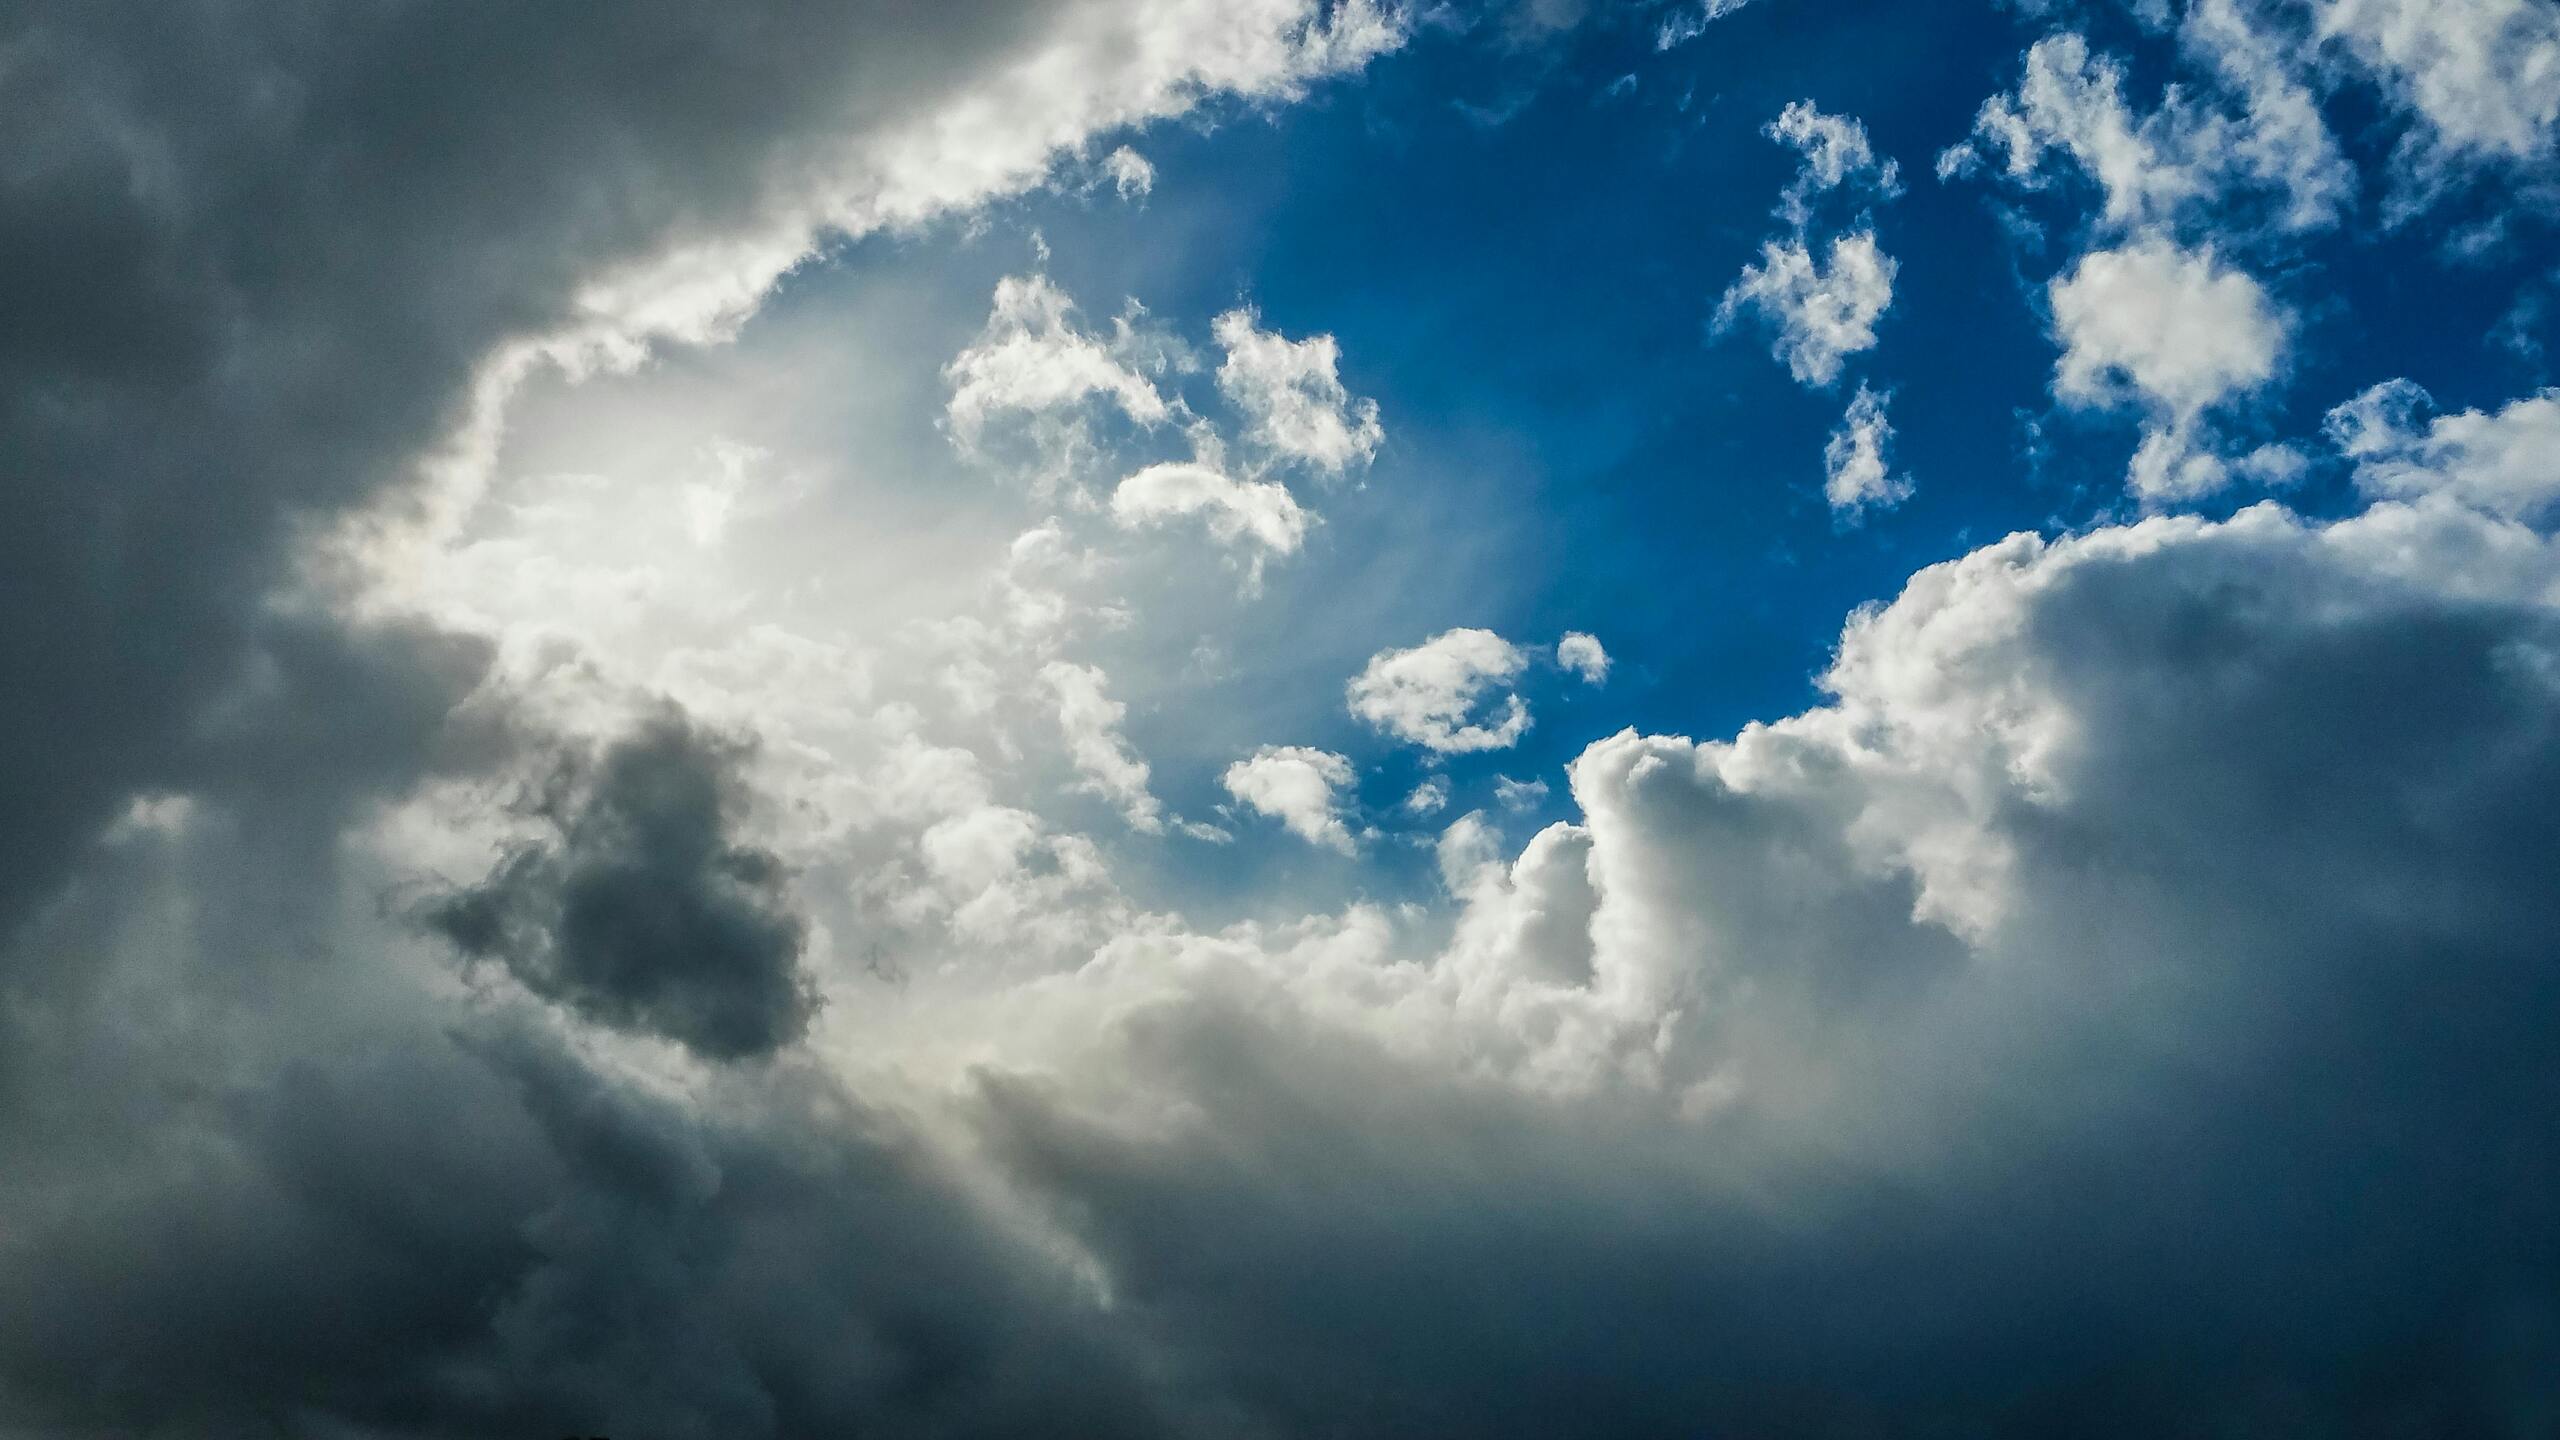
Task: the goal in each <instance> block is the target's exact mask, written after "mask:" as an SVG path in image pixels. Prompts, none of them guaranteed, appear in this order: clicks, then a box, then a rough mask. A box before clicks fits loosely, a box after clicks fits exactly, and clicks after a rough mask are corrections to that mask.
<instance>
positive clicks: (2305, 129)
mask: <svg viewBox="0 0 2560 1440" xmlns="http://www.w3.org/2000/svg"><path fill="white" fill-rule="evenodd" d="M2179 34H2180V42H2181V45H2182V47H2183V48H2184V49H2185V51H2186V52H2187V53H2188V54H2189V55H2190V56H2192V57H2194V58H2195V59H2197V60H2199V61H2201V62H2202V64H2203V66H2204V68H2205V70H2206V72H2207V77H2208V81H2207V84H2206V85H2205V87H2203V89H2202V90H2201V91H2197V90H2188V89H2181V88H2177V87H2172V88H2171V89H2170V90H2169V91H2168V93H2167V94H2166V96H2165V97H2164V98H2163V99H2162V101H2161V104H2160V106H2159V107H2158V108H2157V109H2155V110H2153V111H2151V112H2150V113H2149V114H2147V115H2137V114H2135V112H2134V110H2133V108H2132V106H2131V105H2130V104H2129V103H2128V102H2127V101H2126V99H2125V97H2124V89H2125V84H2126V75H2125V67H2124V65H2123V63H2122V62H2120V61H2118V60H2117V59H2115V58H2114V57H2112V56H2109V55H2106V54H2103V53H2099V52H2096V51H2093V50H2092V49H2091V48H2090V46H2089V42H2088V41H2087V40H2086V39H2085V38H2083V37H2082V36H2080V35H2078V34H2075V33H2072V32H2069V31H2064V32H2061V33H2058V34H2055V35H2050V36H2047V37H2046V38H2044V39H2042V40H2039V41H2037V42H2036V43H2035V44H2034V45H2033V46H2032V47H2030V48H2029V49H2028V51H2027V55H2026V61H2025V64H2024V67H2023V69H2024V73H2023V74H2022V76H2021V77H2020V79H2019V82H2018V87H2017V89H2016V90H2015V91H2013V92H2010V93H2008V94H2003V95H1995V96H1993V97H1992V98H1991V99H1989V100H1987V101H1985V102H1984V103H1983V106H1982V111H1981V114H1980V115H1979V116H1978V117H1977V119H1976V121H1975V124H1974V136H1975V139H1974V141H1972V142H1967V143H1964V144H1960V145H1957V146H1955V147H1953V148H1951V149H1950V150H1948V151H1947V152H1946V153H1945V154H1944V155H1942V156H1941V157H1940V158H1939V162H1938V173H1939V175H1940V177H1941V178H1947V177H1952V176H1954V175H1958V174H1962V173H1965V172H1967V171H1969V170H1970V169H1971V168H1972V167H1973V166H1975V165H1976V164H1978V163H1980V162H1981V160H1982V158H1983V155H1982V148H1983V147H1987V148H1988V149H1989V150H1990V151H1991V152H1992V155H1993V158H1994V159H1995V161H1996V163H1997V164H1998V166H1999V169H2000V171H2001V173H2002V174H2003V175H2004V176H2005V177H2006V178H2007V179H2009V180H2010V181H2011V182H2012V183H2015V184H2019V185H2024V186H2029V187H2034V186H2038V185H2041V184H2042V183H2043V175H2042V171H2043V167H2044V163H2045V158H2046V156H2048V155H2049V154H2055V153H2059V154H2061V155H2063V156H2065V157H2067V158H2068V159H2069V160H2070V161H2071V162H2072V163H2073V164H2074V165H2076V166H2078V167H2079V168H2080V169H2081V170H2082V171H2084V172H2085V173H2087V174H2088V175H2089V176H2090V178H2092V179H2094V180H2095V181H2097V183H2098V185H2099V188H2100V189H2101V190H2102V191H2103V192H2104V195H2105V200H2104V204H2103V207H2102V209H2101V212H2100V216H2099V219H2100V222H2101V224H2102V226H2103V227H2104V228H2106V229H2108V230H2109V231H2112V232H2115V233H2124V232H2129V231H2134V230H2141V229H2171V230H2174V229H2180V228H2182V227H2189V226H2204V227H2207V228H2212V227H2227V226H2231V225H2233V224H2235V223H2236V220H2237V217H2236V216H2235V215H2234V214H2232V213H2231V212H2230V211H2228V210H2227V209H2226V208H2224V207H2225V205H2226V202H2230V201H2233V200H2235V199H2241V198H2246V197H2250V196H2262V197H2266V198H2267V199H2268V200H2270V201H2271V202H2272V204H2273V207H2274V208H2273V211H2272V213H2271V215H2270V216H2269V218H2270V219H2271V220H2272V221H2273V223H2274V224H2275V225H2276V226H2277V228H2280V229H2284V230H2292V231H2302V230H2313V229H2320V228H2324V227H2326V226H2329V225H2331V224H2334V223H2336V221H2337V220H2338V219H2339V218H2340V216H2341V215H2342V214H2343V213H2344V211H2345V208H2346V206H2347V205H2348V204H2349V202H2350V201H2351V200H2352V198H2353V195H2354V188H2355V174H2354V171H2353V169H2352V168H2351V167H2350V166H2349V165H2348V164H2347V162H2346V160H2345V158H2344V157H2343V156H2342V155H2341V154H2340V153H2339V150H2338V146H2337V142H2336V140H2335V138H2334V137H2332V136H2331V135H2330V133H2329V130H2328V126H2327V124H2326V122H2325V121H2324V120H2323V119H2322V118H2321V114H2320V108H2319V105H2318V102H2317V100H2316V99H2315V98H2314V96H2313V95H2312V93H2311V91H2310V90H2309V88H2308V87H2307V86H2306V85H2305V84H2304V83H2303V82H2302V80H2301V78H2300V77H2299V76H2298V75H2296V74H2295V72H2294V69H2293V68H2292V61H2291V58H2290V54H2291V47H2289V46H2288V45H2287V44H2286V42H2284V41H2283V40H2282V39H2280V38H2279V37H2277V36H2275V35H2273V34H2271V33H2269V31H2268V30H2267V29H2266V28H2265V27H2264V26H2263V24H2262V23H2261V22H2260V21H2259V20H2258V19H2256V18H2254V14H2253V10H2252V9H2251V8H2249V7H2248V6H2247V5H2246V0H2200V3H2198V4H2196V5H2194V6H2193V7H2192V8H2191V9H2190V10H2189V11H2188V13H2187V15H2186V17H2185V19H2184V20H2183V22H2182V23H2181V28H2180V32H2179ZM2209 97H2220V98H2223V99H2225V101H2226V103H2225V104H2224V105H2222V106H2221V107H2219V108H2217V107H2216V106H2215V105H2214V104H2212V103H2210V99H2209Z"/></svg>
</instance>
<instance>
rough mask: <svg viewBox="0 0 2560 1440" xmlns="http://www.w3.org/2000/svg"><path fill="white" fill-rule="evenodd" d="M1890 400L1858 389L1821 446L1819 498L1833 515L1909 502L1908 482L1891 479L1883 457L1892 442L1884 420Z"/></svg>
mask: <svg viewBox="0 0 2560 1440" xmlns="http://www.w3.org/2000/svg"><path fill="white" fill-rule="evenodd" d="M1890 398H1892V397H1891V396H1890V395H1889V394H1887V395H1880V394H1877V393H1876V392H1875V391H1873V390H1870V389H1868V388H1867V387H1866V386H1864V385H1860V386H1859V387H1858V393H1857V394H1856V395H1854V396H1852V397H1850V400H1849V410H1848V413H1847V414H1846V415H1843V416H1842V417H1841V419H1840V428H1839V429H1837V430H1834V431H1832V432H1831V438H1830V439H1829V440H1827V441H1825V442H1823V446H1822V466H1823V471H1824V477H1823V482H1822V497H1823V499H1825V500H1827V501H1829V502H1830V505H1831V511H1832V513H1833V514H1835V515H1846V516H1854V515H1857V514H1858V513H1860V512H1861V511H1864V510H1866V509H1869V508H1871V507H1872V508H1875V509H1891V508H1892V507H1894V506H1896V505H1899V504H1901V503H1902V502H1903V501H1905V500H1907V499H1909V498H1911V482H1910V480H1908V479H1907V478H1905V477H1903V476H1900V475H1896V474H1894V473H1893V470H1892V467H1891V465H1890V464H1889V463H1888V461H1887V460H1886V457H1885V448H1886V447H1887V446H1888V445H1890V444H1891V443H1892V441H1893V422H1892V421H1891V420H1889V419H1887V418H1886V416H1885V402H1886V401H1887V400H1889V399H1890Z"/></svg>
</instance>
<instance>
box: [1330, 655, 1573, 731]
mask: <svg viewBox="0 0 2560 1440" xmlns="http://www.w3.org/2000/svg"><path fill="white" fill-rule="evenodd" d="M1528 664H1529V660H1528V657H1527V656H1525V655H1523V654H1521V653H1520V651H1519V650H1518V649H1517V648H1516V647H1514V646H1513V645H1512V644H1511V642H1509V641H1507V640H1505V639H1503V638H1502V637H1501V636H1499V635H1496V634H1494V633H1493V632H1492V631H1490V630H1448V631H1443V632H1442V633H1440V634H1438V635H1435V636H1433V637H1431V638H1430V639H1429V640H1426V641H1424V642H1423V643H1422V644H1420V645H1417V646H1415V647H1413V648H1412V649H1410V650H1382V651H1380V652H1379V653H1378V654H1376V655H1374V656H1372V657H1370V660H1369V664H1368V667H1367V668H1366V669H1364V670H1362V671H1361V672H1360V674H1359V675H1358V676H1357V677H1355V678H1354V679H1353V680H1352V681H1351V684H1350V687H1349V689H1348V691H1347V696H1348V699H1349V702H1350V706H1351V713H1352V714H1353V715H1354V716H1356V717H1358V718H1359V719H1362V720H1365V721H1367V722H1369V724H1371V725H1373V726H1375V727H1376V728H1378V729H1379V730H1381V731H1384V732H1385V733H1387V734H1389V735H1393V736H1395V737H1396V738H1398V739H1400V740H1406V741H1410V742H1411V743H1413V744H1416V745H1419V746H1421V747H1422V748H1424V749H1426V750H1429V751H1432V752H1434V753H1438V754H1458V753H1463V752H1467V751H1473V750H1506V749H1509V748H1510V747H1511V746H1513V745H1515V744H1518V743H1519V740H1520V737H1521V736H1522V735H1524V734H1526V733H1527V732H1528V729H1529V706H1528V704H1527V702H1525V701H1523V700H1522V699H1521V698H1520V697H1519V696H1518V695H1512V694H1506V695H1504V696H1503V698H1502V704H1501V706H1500V707H1499V718H1494V717H1492V716H1483V717H1481V718H1479V716H1478V710H1477V706H1478V702H1480V701H1481V700H1483V699H1484V698H1485V693H1486V692H1487V691H1488V690H1491V689H1493V688H1495V687H1497V686H1504V687H1507V686H1508V685H1509V684H1510V682H1511V681H1512V680H1513V679H1515V678H1516V677H1517V676H1518V675H1519V674H1520V672H1521V671H1522V670H1524V669H1527V668H1528ZM1488 722H1489V723H1488Z"/></svg>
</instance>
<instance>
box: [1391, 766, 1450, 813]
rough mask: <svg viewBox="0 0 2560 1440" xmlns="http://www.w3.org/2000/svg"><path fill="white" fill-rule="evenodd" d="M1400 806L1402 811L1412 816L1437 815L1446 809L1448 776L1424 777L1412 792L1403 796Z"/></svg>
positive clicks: (1447, 802)
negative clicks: (1402, 803) (1402, 802)
mask: <svg viewBox="0 0 2560 1440" xmlns="http://www.w3.org/2000/svg"><path fill="white" fill-rule="evenodd" d="M1402 808H1403V810H1404V813H1406V814H1407V815H1413V816H1427V815H1437V814H1439V813H1440V812H1441V811H1443V810H1446V809H1448V808H1449V777H1448V776H1446V775H1432V776H1427V777H1425V778H1424V780H1423V781H1422V783H1421V784H1419V785H1416V786H1414V787H1413V793H1412V794H1410V795H1407V796H1405V797H1404V805H1403V807H1402Z"/></svg>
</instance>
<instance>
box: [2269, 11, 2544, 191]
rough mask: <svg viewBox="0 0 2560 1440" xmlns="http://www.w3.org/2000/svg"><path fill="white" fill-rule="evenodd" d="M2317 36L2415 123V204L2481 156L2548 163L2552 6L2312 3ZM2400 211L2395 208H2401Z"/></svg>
mask: <svg viewBox="0 0 2560 1440" xmlns="http://www.w3.org/2000/svg"><path fill="white" fill-rule="evenodd" d="M2312 10H2313V14H2314V16H2315V22H2314V23H2315V27H2316V30H2317V33H2318V34H2319V36H2320V37H2321V38H2322V39H2323V40H2325V41H2328V42H2330V43H2332V44H2334V45H2337V46H2340V47H2342V48H2344V49H2345V50H2346V51H2347V53H2349V54H2351V55H2353V56H2354V57H2355V58H2356V59H2357V60H2358V61H2359V62H2360V63H2362V64H2364V65H2365V66H2367V67H2369V68H2370V69H2371V70H2372V71H2373V72H2374V73H2375V75H2376V76H2377V77H2378V78H2379V79H2380V80H2381V82H2382V84H2383V86H2384V88H2385V90H2386V91H2387V92H2388V93H2389V94H2390V95H2391V96H2392V97H2393V98H2394V99H2395V100H2396V101H2397V102H2398V103H2399V104H2400V105H2401V106H2402V107H2403V108H2404V109H2406V110H2407V111H2408V112H2410V113H2411V114H2413V115H2414V116H2416V117H2417V119H2418V121H2419V125H2420V127H2421V128H2419V129H2418V130H2415V131H2413V132H2412V134H2411V136H2410V141H2411V143H2410V144H2409V145H2408V146H2407V147H2405V148H2404V152H2403V155H2402V163H2403V166H2404V169H2405V170H2406V171H2407V174H2406V176H2405V178H2406V179H2408V180H2409V181H2410V182H2412V183H2413V185H2414V187H2415V189H2416V190H2417V192H2418V193H2417V195H2415V196H2414V197H2412V203H2422V202H2423V201H2424V199H2425V198H2427V196H2428V195H2429V194H2431V193H2432V192H2433V191H2435V190H2437V189H2439V188H2441V186H2442V185H2443V184H2445V183H2446V182H2448V181H2449V180H2451V179H2454V178H2457V177H2458V175H2459V174H2460V172H2461V171H2462V169H2463V168H2464V167H2467V166H2469V165H2473V164H2477V163H2479V162H2482V161H2491V162H2505V163H2514V162H2525V161H2537V162H2538V161H2542V160H2547V159H2548V158H2549V157H2550V156H2551V155H2552V153H2553V149H2554V133H2555V126H2560V6H2554V5H2552V4H2550V3H2549V0H2312ZM2406 208H2408V207H2407V206H2404V207H2403V209H2404V212H2405V210H2406Z"/></svg>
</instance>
